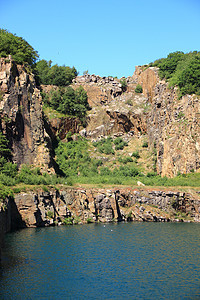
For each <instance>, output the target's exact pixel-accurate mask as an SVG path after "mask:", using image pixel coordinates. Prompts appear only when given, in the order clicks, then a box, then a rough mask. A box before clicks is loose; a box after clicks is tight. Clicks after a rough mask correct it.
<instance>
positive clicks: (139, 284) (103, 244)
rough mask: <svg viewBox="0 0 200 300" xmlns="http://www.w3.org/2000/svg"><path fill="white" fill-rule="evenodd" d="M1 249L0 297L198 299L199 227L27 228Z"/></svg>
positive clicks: (187, 225)
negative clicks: (4, 254) (2, 254)
mask: <svg viewBox="0 0 200 300" xmlns="http://www.w3.org/2000/svg"><path fill="white" fill-rule="evenodd" d="M5 252H6V256H4V259H3V262H2V266H1V269H0V271H1V272H0V299H6V300H7V299H125V298H126V299H200V224H186V223H178V224H173V223H167V224H166V223H121V224H106V225H101V224H100V225H95V224H88V225H80V226H79V225H76V226H66V227H64V226H62V227H54V228H41V229H27V230H21V231H18V232H15V233H11V234H8V235H7V237H6V246H5Z"/></svg>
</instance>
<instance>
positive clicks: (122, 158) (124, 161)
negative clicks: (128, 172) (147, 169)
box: [118, 156, 133, 164]
mask: <svg viewBox="0 0 200 300" xmlns="http://www.w3.org/2000/svg"><path fill="white" fill-rule="evenodd" d="M118 161H119V162H121V163H123V164H127V163H129V162H133V159H132V158H131V157H130V156H125V157H119V158H118Z"/></svg>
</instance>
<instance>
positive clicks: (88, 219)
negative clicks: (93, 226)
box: [86, 218, 94, 224]
mask: <svg viewBox="0 0 200 300" xmlns="http://www.w3.org/2000/svg"><path fill="white" fill-rule="evenodd" d="M86 222H87V223H88V224H89V223H93V222H94V220H93V219H92V218H87V219H86Z"/></svg>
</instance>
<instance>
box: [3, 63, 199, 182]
mask: <svg viewBox="0 0 200 300" xmlns="http://www.w3.org/2000/svg"><path fill="white" fill-rule="evenodd" d="M121 82H122V81H121V80H119V79H114V78H112V77H103V78H101V77H99V76H96V75H85V76H79V77H77V78H76V79H75V80H74V82H73V84H72V86H73V88H75V89H76V88H77V87H79V86H80V85H82V86H83V87H84V89H85V90H86V91H87V93H88V101H89V104H90V106H91V107H92V109H91V111H89V114H88V119H87V126H86V128H85V129H84V130H82V131H81V129H82V128H81V126H80V122H79V121H78V120H77V119H76V118H71V119H70V118H61V119H58V118H51V119H49V120H44V119H43V114H42V100H41V95H40V92H39V90H38V89H37V88H36V85H35V81H34V77H33V75H32V74H29V72H28V71H26V69H25V68H24V67H23V66H18V65H16V64H15V63H14V62H13V61H12V60H11V58H10V57H9V59H3V58H1V59H0V115H1V120H0V128H1V129H2V131H3V132H4V133H5V134H6V135H7V137H8V139H9V142H10V147H11V148H12V150H13V160H14V162H16V163H17V164H18V165H21V164H23V163H28V164H34V165H35V166H39V167H41V168H42V169H44V170H48V169H49V168H51V158H50V154H49V150H48V147H49V144H50V143H51V142H50V138H51V140H53V139H55V137H56V136H59V137H60V139H64V138H65V137H66V134H67V133H68V132H69V131H71V132H72V133H78V132H80V133H81V134H82V135H83V136H86V137H88V138H91V139H98V138H100V137H104V136H108V135H115V136H117V135H123V134H126V135H127V134H128V135H129V137H130V138H138V137H140V136H141V135H144V134H147V135H148V140H149V146H150V147H149V149H150V151H151V150H152V149H153V148H155V149H154V150H155V151H156V153H157V154H156V155H157V172H158V173H159V174H161V175H162V176H168V177H173V176H175V175H177V174H178V173H179V172H180V173H188V172H191V171H193V170H194V171H197V172H199V170H200V130H199V128H200V100H199V97H198V96H195V95H192V96H189V95H186V96H184V97H182V98H181V99H178V97H177V91H176V89H174V88H168V84H167V83H166V82H165V81H161V80H160V79H159V77H158V69H157V68H148V69H146V70H144V68H143V67H136V70H135V73H134V74H133V76H132V77H128V78H127V79H126V82H127V87H126V88H124V87H123V86H122V84H121ZM138 83H139V84H140V85H142V87H143V94H137V93H135V87H136V85H137V84H138ZM47 144H48V146H47Z"/></svg>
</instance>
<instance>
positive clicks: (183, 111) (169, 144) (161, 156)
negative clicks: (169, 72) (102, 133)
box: [136, 68, 200, 177]
mask: <svg viewBox="0 0 200 300" xmlns="http://www.w3.org/2000/svg"><path fill="white" fill-rule="evenodd" d="M136 73H139V72H138V70H137V69H136ZM138 82H140V84H142V86H143V90H144V93H145V94H146V96H147V97H148V100H149V102H150V103H151V109H150V111H149V113H148V119H147V133H148V137H149V143H150V145H151V146H152V147H153V146H154V145H155V147H156V150H157V171H158V173H159V174H161V175H162V176H168V177H173V176H175V175H177V174H178V173H179V172H180V173H188V172H191V171H192V170H194V171H197V172H199V171H200V99H199V97H198V96H196V95H186V96H184V97H182V98H181V99H178V97H177V93H176V89H174V88H168V84H167V83H166V82H165V81H161V80H159V77H158V75H157V69H156V68H149V69H147V70H145V71H143V72H142V71H141V72H140V73H139V75H138Z"/></svg>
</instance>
